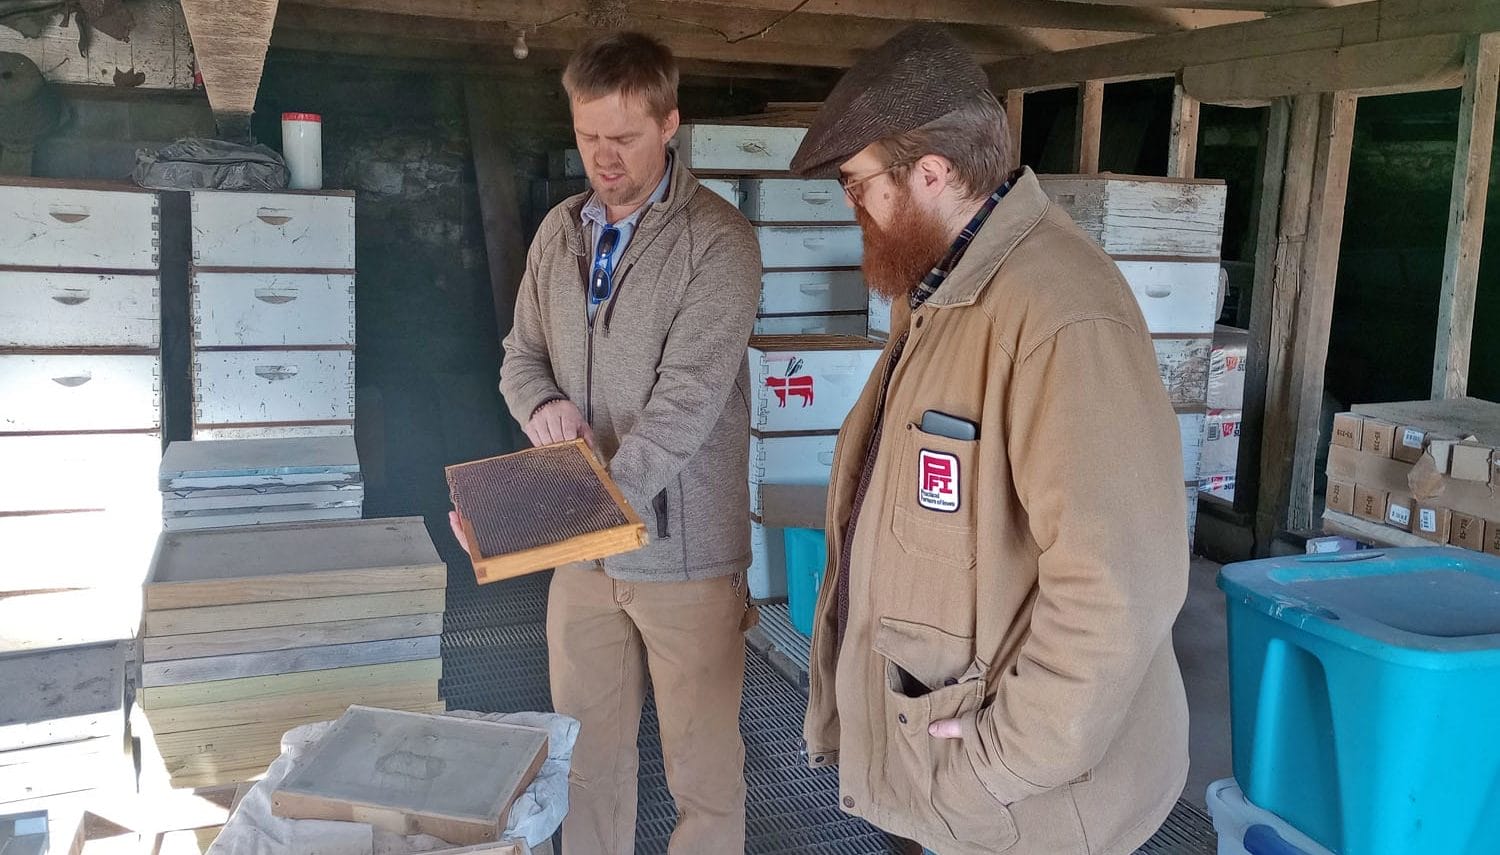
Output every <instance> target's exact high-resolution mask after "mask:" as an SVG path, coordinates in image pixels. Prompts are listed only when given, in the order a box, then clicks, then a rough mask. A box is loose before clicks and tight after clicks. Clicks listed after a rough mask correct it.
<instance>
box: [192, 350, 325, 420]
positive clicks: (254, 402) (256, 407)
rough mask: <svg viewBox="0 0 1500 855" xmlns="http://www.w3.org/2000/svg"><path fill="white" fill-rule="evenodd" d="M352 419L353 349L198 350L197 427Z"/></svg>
mask: <svg viewBox="0 0 1500 855" xmlns="http://www.w3.org/2000/svg"><path fill="white" fill-rule="evenodd" d="M353 418H354V351H352V350H197V351H194V352H193V425H194V427H195V428H196V427H198V426H205V427H213V426H215V425H230V426H233V425H246V424H258V423H262V422H277V423H280V422H328V421H350V420H352V419H353Z"/></svg>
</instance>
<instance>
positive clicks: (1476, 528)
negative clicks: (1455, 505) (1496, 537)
mask: <svg viewBox="0 0 1500 855" xmlns="http://www.w3.org/2000/svg"><path fill="white" fill-rule="evenodd" d="M1452 517H1453V521H1452V524H1451V525H1450V526H1449V530H1448V544H1449V545H1450V546H1459V547H1463V548H1464V549H1472V550H1474V551H1475V552H1483V551H1484V534H1485V532H1484V520H1482V519H1480V518H1479V517H1476V516H1471V515H1469V514H1462V513H1459V512H1457V511H1454V512H1453V515H1452Z"/></svg>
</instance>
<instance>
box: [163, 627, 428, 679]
mask: <svg viewBox="0 0 1500 855" xmlns="http://www.w3.org/2000/svg"><path fill="white" fill-rule="evenodd" d="M441 655H442V640H441V639H440V638H439V637H438V636H436V635H429V636H424V637H421V638H393V639H387V640H385V641H361V642H357V643H354V644H326V645H323V646H321V647H302V648H297V649H295V650H273V651H269V652H266V653H237V654H235V655H232V656H203V657H199V658H197V659H171V660H167V661H164V662H146V663H143V664H142V665H141V685H142V686H147V687H156V686H181V685H185V684H188V683H203V682H209V681H212V680H234V679H239V678H241V677H264V676H269V675H272V674H296V673H300V672H302V671H326V670H328V669H330V668H351V667H355V666H358V665H383V664H386V663H388V662H410V661H413V660H416V659H435V658H438V657H439V656H441Z"/></svg>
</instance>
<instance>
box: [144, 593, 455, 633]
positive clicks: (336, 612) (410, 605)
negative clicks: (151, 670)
mask: <svg viewBox="0 0 1500 855" xmlns="http://www.w3.org/2000/svg"><path fill="white" fill-rule="evenodd" d="M445 593H446V592H445V591H444V590H443V589H442V588H431V589H428V590H425V591H395V592H392V593H386V594H357V595H354V596H347V597H318V598H317V599H312V600H283V601H280V602H269V603H245V604H242V605H233V606H202V607H199V608H187V609H167V610H165V611H148V612H147V613H146V633H145V634H146V636H148V637H150V636H157V635H186V634H189V633H196V632H215V631H217V630H226V629H253V628H256V627H263V626H291V625H293V624H302V623H321V622H324V621H334V620H359V619H362V618H375V617H396V616H397V615H425V614H431V613H432V612H438V611H442V610H443V605H444V594H445Z"/></svg>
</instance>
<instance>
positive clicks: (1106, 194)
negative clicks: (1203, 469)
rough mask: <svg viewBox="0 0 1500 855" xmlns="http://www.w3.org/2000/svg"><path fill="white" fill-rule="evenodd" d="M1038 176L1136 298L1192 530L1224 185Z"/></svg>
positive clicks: (1134, 178)
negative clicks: (1166, 401)
mask: <svg viewBox="0 0 1500 855" xmlns="http://www.w3.org/2000/svg"><path fill="white" fill-rule="evenodd" d="M1038 177H1039V179H1040V181H1041V185H1042V190H1044V191H1045V192H1046V193H1047V195H1048V196H1049V197H1051V199H1052V201H1053V202H1054V203H1055V204H1057V205H1058V206H1059V207H1061V208H1062V209H1063V210H1065V211H1067V212H1068V214H1069V215H1070V216H1072V217H1073V220H1074V221H1075V222H1077V223H1078V225H1079V226H1081V227H1082V228H1083V230H1084V231H1085V232H1087V233H1088V235H1089V237H1091V238H1093V239H1094V241H1095V242H1096V243H1098V244H1099V245H1100V246H1101V247H1103V248H1104V251H1105V252H1107V253H1109V255H1110V257H1111V258H1113V259H1114V260H1115V263H1116V264H1118V265H1119V268H1120V272H1121V273H1122V274H1123V275H1124V276H1125V281H1126V282H1127V283H1128V284H1129V285H1130V290H1131V292H1132V293H1134V294H1135V297H1136V300H1137V301H1138V302H1139V303H1140V306H1141V313H1142V314H1143V315H1144V316H1145V318H1146V328H1147V330H1149V331H1150V333H1151V338H1152V341H1153V343H1154V344H1155V345H1156V357H1157V363H1158V367H1159V369H1160V371H1161V378H1162V382H1163V383H1165V384H1166V387H1167V392H1168V394H1169V396H1170V397H1171V400H1172V405H1173V407H1174V408H1176V410H1177V421H1178V428H1179V430H1180V431H1181V434H1182V469H1183V472H1182V477H1183V491H1184V494H1185V495H1186V496H1187V507H1188V531H1189V534H1191V533H1192V531H1193V529H1194V528H1195V527H1196V523H1197V516H1198V476H1199V464H1200V457H1201V453H1202V450H1203V437H1204V430H1205V427H1206V424H1207V419H1208V372H1209V357H1210V350H1211V349H1212V347H1213V332H1214V322H1215V321H1216V320H1217V319H1218V314H1219V309H1218V306H1219V302H1218V297H1219V281H1220V273H1219V252H1220V246H1221V244H1222V241H1223V235H1224V210H1225V207H1224V206H1225V197H1226V188H1225V186H1224V183H1223V182H1222V181H1209V180H1189V179H1178V178H1154V177H1142V176H1129V175H1042V176H1038ZM1100 418H1101V420H1107V418H1108V415H1107V414H1105V415H1101V417H1100ZM1125 439H1127V440H1128V438H1125Z"/></svg>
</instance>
